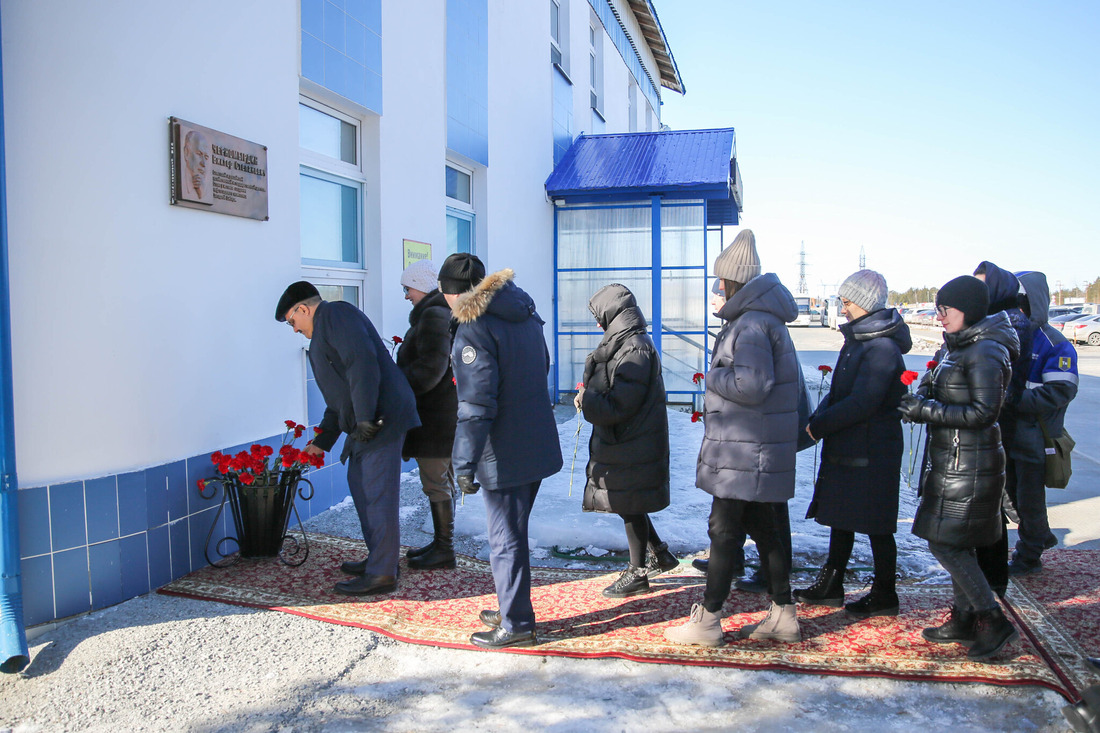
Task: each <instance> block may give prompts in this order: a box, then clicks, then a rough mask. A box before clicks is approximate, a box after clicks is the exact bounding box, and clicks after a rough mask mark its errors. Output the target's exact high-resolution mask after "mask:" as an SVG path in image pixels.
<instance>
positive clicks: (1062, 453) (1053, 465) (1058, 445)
mask: <svg viewBox="0 0 1100 733" xmlns="http://www.w3.org/2000/svg"><path fill="white" fill-rule="evenodd" d="M1039 429H1040V430H1042V431H1043V447H1044V451H1045V452H1046V472H1045V475H1044V477H1043V483H1045V484H1046V487H1047V488H1048V489H1064V488H1066V486H1068V485H1069V478H1070V476H1072V475H1073V465H1072V464H1071V462H1070V456H1071V454H1072V453H1073V449H1074V447H1076V445H1077V443H1076V442H1075V441H1074V440H1073V438H1071V437H1070V435H1069V431H1067V430H1065V429H1063V430H1062V434H1061V435H1059V436H1058V437H1057V438H1051V437H1050V431H1048V430H1047V426H1046V424H1045V423H1044V422H1043V421H1042V420H1040V421H1039Z"/></svg>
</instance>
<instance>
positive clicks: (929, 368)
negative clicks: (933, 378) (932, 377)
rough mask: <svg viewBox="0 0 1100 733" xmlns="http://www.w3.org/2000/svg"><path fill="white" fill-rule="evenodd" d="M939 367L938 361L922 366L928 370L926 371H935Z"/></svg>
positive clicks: (933, 360)
mask: <svg viewBox="0 0 1100 733" xmlns="http://www.w3.org/2000/svg"><path fill="white" fill-rule="evenodd" d="M939 365H940V363H939V362H938V361H936V360H935V359H932V360H931V361H930V362H928V363H927V364H925V365H924V366H925V367H926V368H927V369H928V371H932V370H933V369H935V368H936V367H938V366H939Z"/></svg>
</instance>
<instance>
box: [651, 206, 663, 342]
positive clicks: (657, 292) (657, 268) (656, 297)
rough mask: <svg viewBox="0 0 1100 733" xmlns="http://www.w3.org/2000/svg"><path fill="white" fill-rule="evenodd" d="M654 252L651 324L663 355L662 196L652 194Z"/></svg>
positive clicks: (654, 339)
mask: <svg viewBox="0 0 1100 733" xmlns="http://www.w3.org/2000/svg"><path fill="white" fill-rule="evenodd" d="M649 202H650V204H649V205H650V211H651V212H652V218H651V222H650V223H651V232H650V233H651V235H652V241H651V245H652V252H651V255H650V257H651V263H650V264H652V265H653V281H652V282H653V305H652V311H651V313H650V318H649V321H650V325H651V326H653V345H654V346H656V347H657V355H658V356H660V355H661V298H662V297H663V296H662V294H661V265H662V264H663V262H662V259H663V258H662V257H661V197H660V196H650V197H649Z"/></svg>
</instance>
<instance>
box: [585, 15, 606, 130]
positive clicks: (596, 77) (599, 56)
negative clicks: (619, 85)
mask: <svg viewBox="0 0 1100 733" xmlns="http://www.w3.org/2000/svg"><path fill="white" fill-rule="evenodd" d="M588 83H589V84H590V85H591V87H592V92H591V94H590V101H591V104H592V109H594V110H596V111H597V112H599V113H600V116H601V117H602V116H603V24H602V23H600V19H599V17H598V16H597V15H596V14H595V13H592V16H591V20H590V21H589V23H588Z"/></svg>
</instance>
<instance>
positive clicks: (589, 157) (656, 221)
mask: <svg viewBox="0 0 1100 733" xmlns="http://www.w3.org/2000/svg"><path fill="white" fill-rule="evenodd" d="M734 144H735V143H734V131H733V130H732V129H722V130H694V131H690V132H657V133H632V134H625V135H592V136H583V135H582V136H581V137H580V138H578V139H577V140H576V141H575V142H574V143H573V146H572V147H571V148H570V149H569V151H568V152H567V153H566V155H565V157H564V158H563V159H562V161H561V163H560V164H559V165H558V167H557V169H555V171H554V173H553V174H552V175H551V176H550V178H549V179H548V180H547V183H546V188H547V193H548V194H549V195H550V196H551V198H552V199H553V200H554V202H555V210H554V240H555V241H554V245H555V246H554V257H555V310H554V347H555V359H554V362H555V375H554V388H555V397H557V395H558V393H560V392H572V391H574V390H575V389H576V384H577V382H578V381H580V380H581V378H582V376H583V373H584V360H585V357H586V356H587V355H588V354H589V353H590V352H591V351H592V350H593V349H594V348H595V347H596V346H597V345H598V344H599V342H600V339H601V337H602V335H603V332H602V331H601V330H600V328H599V326H597V325H596V323H595V319H594V318H593V317H592V314H591V313H590V312H589V310H588V301H589V298H591V297H592V294H593V293H595V292H596V291H597V290H599V289H600V288H601V287H603V286H604V285H607V284H609V283H615V282H617V283H621V284H623V285H625V286H626V287H628V288H630V290H631V292H633V293H634V297H635V298H636V299H637V301H638V305H639V307H640V308H641V310H642V313H643V314H644V315H645V317H646V320H647V322H648V323H649V328H650V335H651V336H652V337H653V341H654V343H655V344H656V346H657V349H658V351H659V352H660V353H661V360H662V365H663V369H664V379H665V388H666V390H667V391H668V395H669V401H670V402H677V403H696V402H697V401H698V399H699V398H700V395H701V393H702V386H701V385H697V384H695V383H694V382H693V381H692V376H693V375H694V374H695V373H696V372H703V371H705V367H706V364H707V361H708V359H709V354H710V337H709V335H708V330H707V318H708V314H709V307H710V306H709V300H710V290H709V283H708V278H707V271H706V268H707V263H708V262H709V261H710V260H711V259H712V258H711V257H710V256H709V254H708V228H710V227H718V226H721V225H722V224H736V223H737V221H738V212H739V211H740V209H741V206H740V179H739V177H738V175H737V164H736V158H735V147H734ZM709 239H710V240H712V242H711V243H712V244H713V245H714V246H720V241H719V240H718V239H717V237H715V236H714V233H713V230H711V234H710V237H709Z"/></svg>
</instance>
